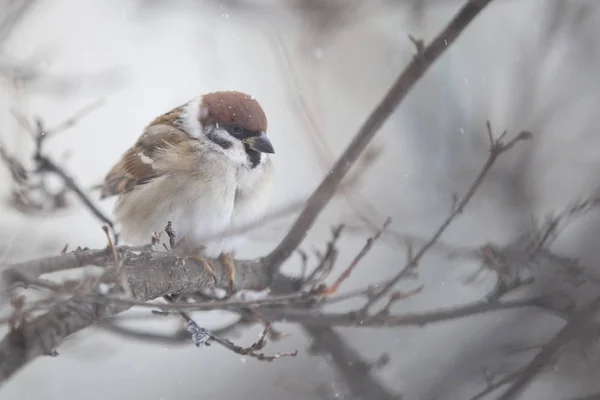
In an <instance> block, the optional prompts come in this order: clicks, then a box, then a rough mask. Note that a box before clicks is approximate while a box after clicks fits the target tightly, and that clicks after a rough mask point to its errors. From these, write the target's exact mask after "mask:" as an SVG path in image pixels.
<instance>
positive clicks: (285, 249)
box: [264, 0, 492, 272]
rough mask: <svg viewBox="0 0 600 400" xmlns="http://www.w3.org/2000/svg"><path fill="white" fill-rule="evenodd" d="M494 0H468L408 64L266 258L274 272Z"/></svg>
mask: <svg viewBox="0 0 600 400" xmlns="http://www.w3.org/2000/svg"><path fill="white" fill-rule="evenodd" d="M491 1H492V0H469V1H468V2H467V3H466V4H465V5H464V6H463V7H462V8H461V9H460V11H459V12H458V14H456V16H455V17H454V18H453V19H452V21H450V23H449V24H448V25H447V26H446V28H445V29H444V30H443V31H442V32H441V33H440V34H439V35H438V36H437V37H436V38H435V39H434V40H433V41H432V42H431V44H430V45H429V46H427V47H426V48H424V49H423V51H422V52H419V54H418V55H417V56H415V57H414V58H413V60H412V61H411V62H410V63H409V64H408V65H407V66H406V68H405V69H404V71H402V73H401V74H400V76H399V77H398V79H397V80H396V82H395V83H394V85H393V86H392V87H391V89H390V90H389V91H388V92H387V94H386V95H385V97H384V98H383V100H382V101H381V102H380V103H379V105H378V106H377V107H376V108H375V110H374V111H373V112H372V113H371V115H370V116H369V118H367V120H366V121H365V123H364V124H363V125H362V127H361V128H360V129H359V130H358V132H357V133H356V135H355V136H354V138H353V139H352V142H350V144H349V145H348V147H347V148H346V150H345V151H344V153H343V154H342V155H341V156H340V158H339V159H338V160H337V161H336V163H335V165H334V166H333V167H332V168H331V170H330V172H329V174H327V176H326V177H325V179H323V181H322V182H321V184H320V185H319V186H318V187H317V188H316V189H315V191H314V192H313V194H312V195H311V196H310V198H309V199H308V201H307V203H306V207H305V208H304V210H303V211H302V213H300V215H299V216H298V218H297V219H296V222H295V223H294V225H293V226H292V228H291V229H290V230H289V232H288V233H287V235H286V236H285V237H284V239H283V240H282V241H281V243H280V244H279V245H278V246H277V247H276V248H275V249H274V250H273V251H272V252H271V253H270V254H269V255H268V256H266V257H265V258H264V262H265V264H267V265H269V266H270V268H271V270H272V271H273V272H276V271H278V270H279V268H280V267H281V265H282V264H283V262H284V261H285V260H287V259H288V258H289V257H290V255H291V254H292V253H293V251H294V250H295V249H296V248H297V247H298V246H299V245H300V243H301V242H302V241H303V240H304V238H305V236H306V234H307V232H308V230H309V229H310V228H311V226H312V225H313V224H314V222H315V220H316V219H317V217H318V216H319V214H320V213H321V211H322V210H323V208H324V207H325V206H326V205H327V203H328V202H329V201H330V200H331V198H332V197H333V195H334V193H335V192H336V190H337V187H338V186H339V184H340V182H341V181H342V179H343V178H344V177H345V176H346V174H347V173H348V171H349V170H350V168H351V167H352V165H353V164H354V162H356V160H357V159H358V157H359V156H360V154H361V153H362V152H363V150H364V149H365V148H366V147H367V145H368V144H369V143H370V142H371V140H372V139H373V137H374V136H375V134H376V133H377V131H378V130H379V129H380V128H381V126H382V125H383V123H384V122H385V121H386V120H387V119H388V117H389V116H390V115H391V114H392V113H393V112H394V110H395V109H396V107H397V106H398V104H400V102H401V101H402V100H403V99H404V98H405V97H406V95H407V94H408V93H409V92H410V90H411V89H412V88H413V86H414V85H415V83H417V81H418V80H419V79H420V78H421V77H422V76H423V74H425V72H426V71H427V70H428V69H429V67H430V66H431V65H432V64H433V63H434V62H435V61H436V60H437V59H438V58H439V57H440V56H441V55H442V54H443V53H444V51H446V49H447V48H448V47H450V46H451V45H452V44H453V43H454V41H455V40H456V39H457V38H458V36H459V35H460V34H461V33H462V32H463V31H464V29H465V28H466V27H467V26H468V25H469V23H471V22H472V21H473V19H475V17H476V16H477V15H478V14H479V13H480V12H481V11H482V10H483V9H484V8H485V7H486V6H487V5H488V4H489V3H490V2H491Z"/></svg>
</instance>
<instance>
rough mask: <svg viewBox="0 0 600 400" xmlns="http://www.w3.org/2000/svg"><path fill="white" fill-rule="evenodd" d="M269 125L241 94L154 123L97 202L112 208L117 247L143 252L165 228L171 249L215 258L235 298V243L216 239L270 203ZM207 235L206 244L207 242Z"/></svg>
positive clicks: (194, 104)
mask: <svg viewBox="0 0 600 400" xmlns="http://www.w3.org/2000/svg"><path fill="white" fill-rule="evenodd" d="M266 132H267V118H266V115H265V112H264V111H263V109H262V107H261V106H260V104H259V103H258V101H257V100H256V99H255V98H254V97H252V96H250V95H247V94H245V93H241V92H237V91H219V92H213V93H208V94H204V95H201V96H199V97H197V98H195V99H192V100H190V101H188V102H187V103H185V104H183V105H180V106H179V107H176V108H174V109H172V110H171V111H169V112H167V113H166V114H163V115H161V116H159V117H158V118H156V119H154V120H153V121H152V122H151V123H150V124H149V125H148V126H146V128H145V129H144V131H143V133H142V135H141V136H140V137H139V138H138V140H137V142H136V143H135V144H134V145H133V146H132V147H131V148H129V149H128V150H127V151H126V152H125V153H124V154H123V156H122V157H121V159H120V160H119V162H117V163H116V164H115V165H114V166H113V168H112V169H111V170H110V172H109V173H108V174H107V175H106V177H105V179H104V182H103V184H102V187H101V195H100V196H101V198H103V199H104V198H108V197H111V196H118V199H117V202H116V204H115V207H114V215H115V218H116V222H117V223H118V224H119V225H120V229H121V232H120V235H121V237H122V239H123V241H124V242H125V243H127V244H130V245H142V244H146V243H148V242H149V241H150V238H151V237H152V235H153V234H154V233H155V232H161V231H163V229H164V228H165V226H166V225H167V223H168V222H169V221H171V223H172V227H173V229H174V230H175V232H176V233H177V239H178V243H177V247H178V248H180V249H183V250H184V251H187V252H191V253H193V254H194V255H195V256H197V257H199V260H201V261H202V265H204V266H205V267H206V268H208V269H209V271H210V272H211V273H212V272H213V271H212V267H211V266H210V263H207V262H206V261H207V260H206V258H205V257H208V258H216V257H219V258H220V259H221V261H222V262H223V264H224V265H226V266H227V268H228V272H229V274H228V276H229V287H228V289H229V292H230V293H232V292H233V282H234V280H235V275H234V274H235V272H234V271H235V270H234V265H233V253H234V252H235V250H236V249H237V248H238V247H239V245H240V244H241V243H243V241H244V239H245V238H244V237H241V236H235V237H233V236H229V237H228V236H223V235H221V236H219V233H222V232H225V231H227V230H228V229H232V228H235V227H236V226H241V225H244V224H248V223H252V222H255V221H257V220H258V219H259V218H260V216H261V214H263V213H264V212H265V211H266V208H267V207H268V205H269V203H270V198H271V193H272V188H273V182H274V168H273V162H272V160H271V158H270V156H269V154H272V153H274V152H275V151H274V149H273V145H272V144H271V141H270V140H269V138H268V137H267V133H266ZM211 236H212V238H210V237H211Z"/></svg>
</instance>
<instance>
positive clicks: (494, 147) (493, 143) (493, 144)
mask: <svg viewBox="0 0 600 400" xmlns="http://www.w3.org/2000/svg"><path fill="white" fill-rule="evenodd" d="M488 135H489V140H490V149H489V155H488V158H487V160H486V162H485V164H484V165H483V167H482V168H481V171H480V172H479V174H478V175H477V177H476V178H475V180H474V181H473V183H472V184H471V187H469V190H467V193H466V194H465V195H464V197H463V198H462V199H461V200H460V201H458V202H457V203H456V204H455V205H454V207H453V209H452V212H451V213H450V215H449V216H448V217H447V218H446V220H445V221H444V222H443V223H442V224H441V225H440V227H439V228H438V229H437V231H436V232H435V233H434V234H433V236H432V237H431V239H429V241H428V242H427V243H425V244H424V245H423V247H421V248H420V249H419V251H418V252H417V253H416V254H415V255H414V256H413V257H411V258H410V259H409V261H408V262H407V264H406V265H405V266H404V267H403V268H402V269H401V270H400V272H398V273H397V274H396V275H395V276H394V277H393V278H392V279H391V280H390V281H389V282H388V283H387V284H386V285H385V286H384V287H383V288H382V289H381V290H380V291H378V292H377V293H376V294H375V295H374V296H373V297H371V299H369V301H367V303H366V304H365V306H364V307H363V309H362V312H363V313H366V312H367V311H368V310H369V308H370V307H371V306H372V305H373V304H375V303H376V302H377V301H378V300H379V299H381V298H382V297H383V296H384V295H386V294H387V293H388V292H389V291H390V290H391V289H392V288H393V287H394V286H396V284H397V283H398V282H399V281H400V280H401V279H403V278H405V277H406V276H407V275H408V274H410V273H412V271H413V270H414V269H415V268H416V267H417V265H418V264H419V261H420V260H421V258H422V257H423V256H424V255H425V253H427V251H428V250H429V249H430V248H432V247H433V245H434V244H435V243H436V242H437V241H438V239H439V238H440V237H441V236H442V234H443V233H444V232H445V231H446V229H447V228H448V226H450V224H451V223H452V221H453V220H454V218H456V217H457V216H458V215H459V214H461V213H462V212H463V210H464V208H465V206H466V205H467V204H468V203H469V201H471V199H472V198H473V196H474V195H475V193H476V192H477V189H478V188H479V186H480V185H481V183H482V182H483V180H484V178H485V177H486V175H487V174H488V172H489V171H490V169H491V168H492V165H494V163H495V162H496V160H497V159H498V157H499V156H500V155H501V154H503V153H505V152H506V151H508V150H510V149H512V148H513V146H514V145H515V143H517V142H519V141H521V140H526V139H529V138H530V137H531V134H530V133H529V132H524V131H523V132H521V133H519V134H518V135H517V136H515V137H514V138H513V139H512V140H510V141H509V142H508V143H506V144H504V143H503V142H502V138H503V137H504V136H505V133H504V134H502V135H500V137H499V138H498V139H495V138H494V137H493V135H492V131H491V128H490V127H489V122H488Z"/></svg>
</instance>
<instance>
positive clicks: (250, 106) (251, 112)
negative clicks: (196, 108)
mask: <svg viewBox="0 0 600 400" xmlns="http://www.w3.org/2000/svg"><path fill="white" fill-rule="evenodd" d="M200 123H201V124H202V125H203V126H207V125H214V124H217V123H218V124H223V125H239V126H241V127H242V128H244V129H247V130H249V131H253V132H266V131H267V116H266V115H265V112H264V111H263V109H262V107H261V106H260V104H258V101H256V100H255V99H254V98H253V97H251V96H249V95H247V94H244V93H240V92H214V93H208V94H205V95H204V96H202V102H201V104H200Z"/></svg>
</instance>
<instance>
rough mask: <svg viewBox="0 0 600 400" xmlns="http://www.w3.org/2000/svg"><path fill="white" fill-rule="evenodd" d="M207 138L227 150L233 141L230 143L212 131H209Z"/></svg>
mask: <svg viewBox="0 0 600 400" xmlns="http://www.w3.org/2000/svg"><path fill="white" fill-rule="evenodd" d="M207 136H208V138H209V139H210V140H211V141H213V142H214V143H216V144H217V145H219V146H220V147H221V148H223V149H225V150H227V149H228V148H230V147H231V146H233V143H231V142H230V141H228V140H225V139H223V138H221V137H219V136H217V135H214V134H212V133H209V134H208V135H207Z"/></svg>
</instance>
